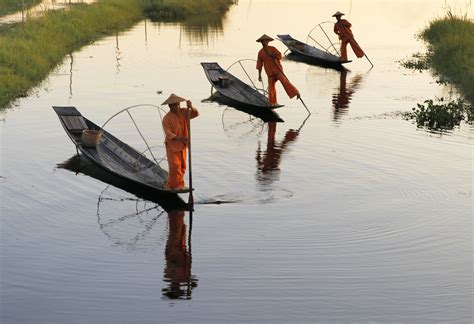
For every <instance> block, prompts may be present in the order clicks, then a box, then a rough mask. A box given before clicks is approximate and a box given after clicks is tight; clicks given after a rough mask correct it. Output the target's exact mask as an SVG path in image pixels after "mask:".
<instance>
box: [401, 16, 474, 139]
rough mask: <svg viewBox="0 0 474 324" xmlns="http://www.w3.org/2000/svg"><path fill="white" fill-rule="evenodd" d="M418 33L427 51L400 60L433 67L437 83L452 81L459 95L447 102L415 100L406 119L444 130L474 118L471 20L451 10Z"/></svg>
mask: <svg viewBox="0 0 474 324" xmlns="http://www.w3.org/2000/svg"><path fill="white" fill-rule="evenodd" d="M418 37H419V38H420V39H421V40H422V41H424V42H425V43H426V44H427V49H428V50H427V53H426V54H420V53H417V54H415V55H413V57H412V58H411V59H407V60H403V61H401V64H402V65H403V66H404V67H406V68H410V69H416V70H427V69H430V70H431V71H433V73H434V75H435V77H437V78H438V82H439V83H445V84H452V85H454V86H455V87H456V88H457V89H458V90H459V93H460V94H461V95H462V97H463V98H464V100H463V99H462V98H460V99H457V100H454V101H451V102H448V101H445V100H444V98H439V99H438V102H434V101H433V100H432V99H429V100H426V101H425V102H424V103H423V104H418V105H417V107H415V108H413V109H412V112H409V113H406V114H405V117H406V118H407V119H414V120H415V121H416V123H417V125H418V126H419V127H428V128H430V129H434V130H447V129H452V128H454V127H455V126H459V124H460V123H461V121H466V122H469V123H472V122H473V121H474V111H473V109H474V21H472V20H471V19H468V18H467V17H466V16H464V17H462V16H455V15H453V14H452V13H451V12H448V14H447V15H446V16H445V17H444V18H440V19H436V20H433V21H431V22H430V23H429V25H428V27H427V28H426V29H424V30H423V31H422V32H421V33H420V34H419V35H418Z"/></svg>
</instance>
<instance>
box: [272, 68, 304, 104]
mask: <svg viewBox="0 0 474 324" xmlns="http://www.w3.org/2000/svg"><path fill="white" fill-rule="evenodd" d="M277 81H280V82H281V84H282V86H283V88H284V89H285V91H286V94H287V95H288V97H290V98H293V97H294V96H296V95H297V94H299V91H298V89H296V88H295V86H294V85H292V84H291V82H290V80H288V78H287V77H286V76H285V75H284V74H283V73H281V72H278V73H275V74H273V75H270V76H268V103H269V104H270V105H276V104H277V103H278V102H277V95H276V87H275V84H276V82H277Z"/></svg>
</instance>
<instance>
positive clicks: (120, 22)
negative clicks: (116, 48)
mask: <svg viewBox="0 0 474 324" xmlns="http://www.w3.org/2000/svg"><path fill="white" fill-rule="evenodd" d="M233 3H235V1H233V0H101V1H98V2H95V3H92V4H80V3H78V4H74V5H71V7H70V9H68V10H51V11H48V12H46V13H45V14H44V15H43V16H41V17H39V18H35V19H30V20H27V21H26V22H24V23H19V24H15V25H14V26H11V27H9V28H5V29H2V30H1V31H0V76H1V77H0V110H3V109H5V108H8V107H9V106H10V105H11V104H12V103H13V102H14V101H15V100H16V99H18V98H20V97H25V96H27V95H28V94H29V93H30V91H31V89H33V88H34V87H36V86H38V85H39V84H41V82H42V81H43V80H44V79H45V78H46V77H47V76H48V75H49V73H50V72H51V71H52V70H53V69H54V68H56V67H57V66H58V65H59V64H60V63H61V62H62V61H63V59H64V57H65V56H66V55H67V54H70V53H71V52H74V51H76V50H78V49H80V48H81V47H83V46H85V45H88V44H91V43H93V42H94V41H96V40H98V39H100V38H102V37H104V36H108V35H113V34H114V33H118V32H120V31H124V30H126V29H128V28H130V27H132V26H133V25H134V24H135V23H137V22H138V21H140V20H142V19H150V20H152V21H169V20H182V19H186V18H188V17H192V16H195V15H200V14H203V13H219V14H224V13H225V12H226V11H227V10H228V9H229V8H230V6H231V5H232V4H233Z"/></svg>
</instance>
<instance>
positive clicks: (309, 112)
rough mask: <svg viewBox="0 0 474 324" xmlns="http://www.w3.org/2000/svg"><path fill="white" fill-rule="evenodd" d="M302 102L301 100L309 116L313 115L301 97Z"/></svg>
mask: <svg viewBox="0 0 474 324" xmlns="http://www.w3.org/2000/svg"><path fill="white" fill-rule="evenodd" d="M300 100H301V103H302V104H303V106H304V107H305V108H306V111H307V112H308V114H310V115H311V111H309V109H308V107H306V105H305V103H304V101H303V99H302V98H301V97H300Z"/></svg>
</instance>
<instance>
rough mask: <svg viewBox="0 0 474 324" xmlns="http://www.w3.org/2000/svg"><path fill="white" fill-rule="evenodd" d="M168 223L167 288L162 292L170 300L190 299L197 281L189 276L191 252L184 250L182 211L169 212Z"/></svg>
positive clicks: (184, 236)
mask: <svg viewBox="0 0 474 324" xmlns="http://www.w3.org/2000/svg"><path fill="white" fill-rule="evenodd" d="M168 221H169V236H168V241H167V242H166V250H165V257H166V267H165V270H164V277H165V281H166V282H168V283H169V287H167V288H164V289H163V290H162V292H163V295H164V296H166V297H168V298H171V299H179V298H186V299H190V298H191V289H192V288H194V287H197V279H196V278H194V276H192V275H191V252H190V251H188V250H187V249H186V224H185V223H184V211H172V212H169V213H168Z"/></svg>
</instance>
